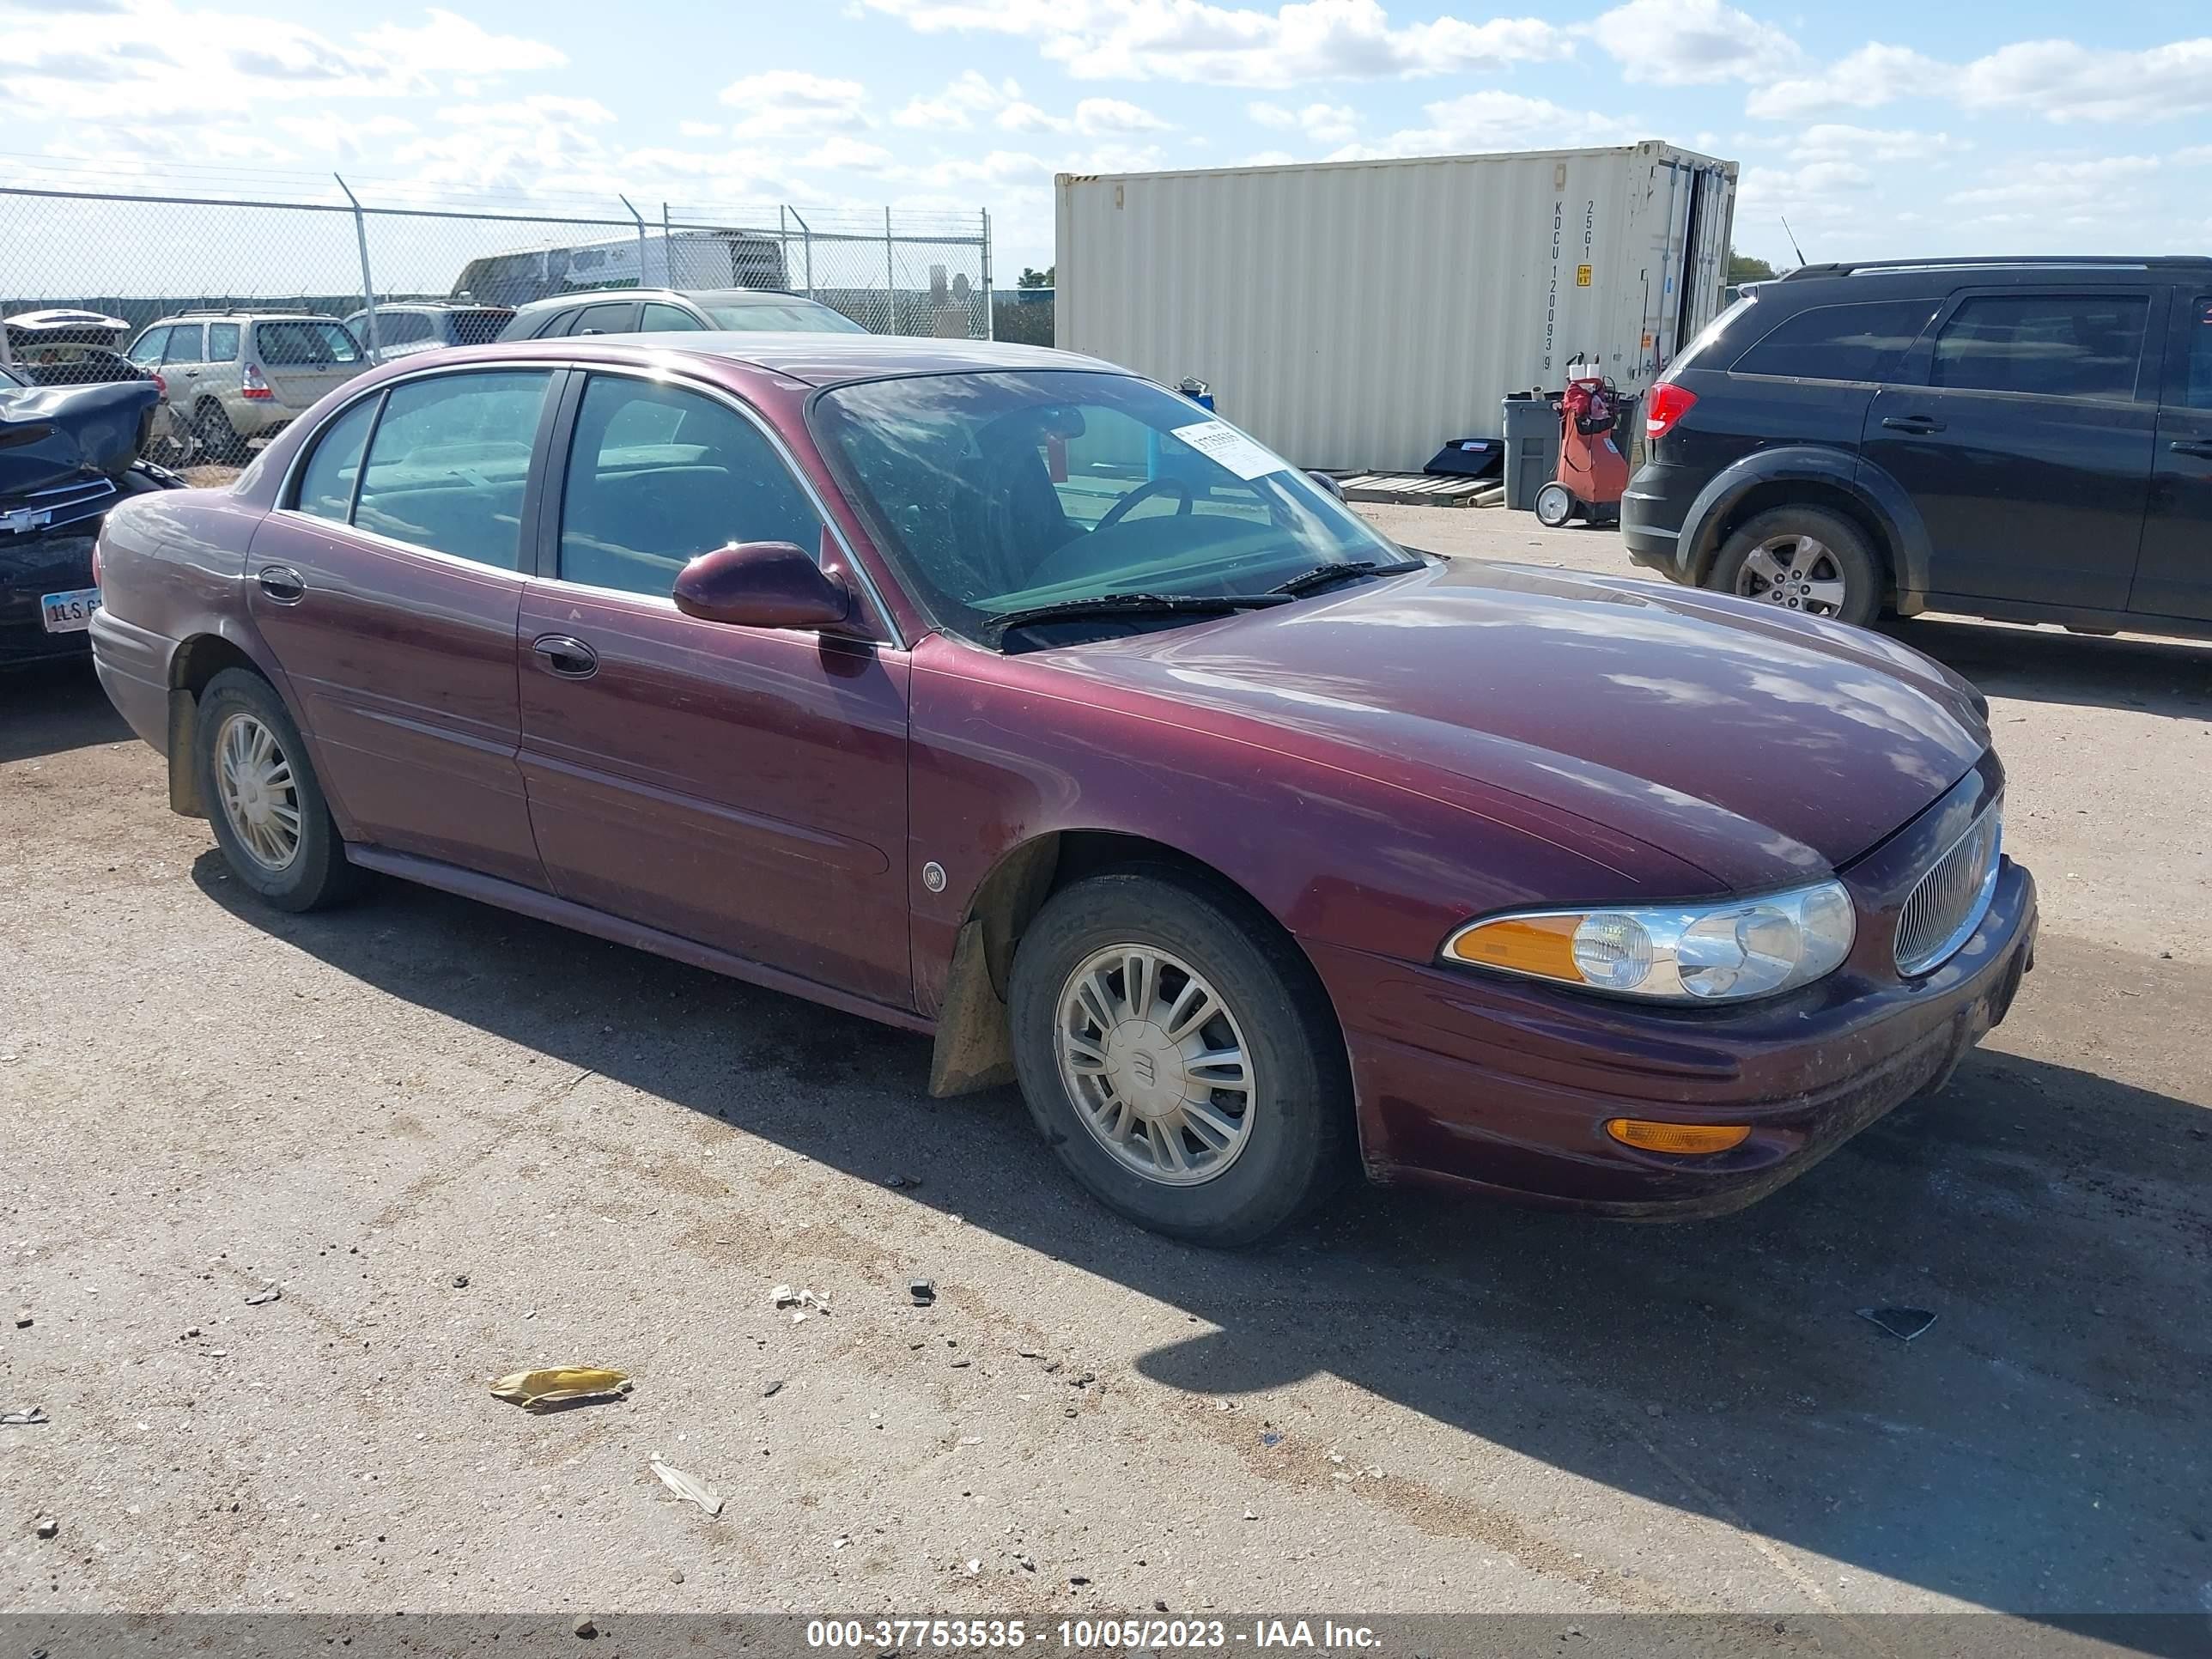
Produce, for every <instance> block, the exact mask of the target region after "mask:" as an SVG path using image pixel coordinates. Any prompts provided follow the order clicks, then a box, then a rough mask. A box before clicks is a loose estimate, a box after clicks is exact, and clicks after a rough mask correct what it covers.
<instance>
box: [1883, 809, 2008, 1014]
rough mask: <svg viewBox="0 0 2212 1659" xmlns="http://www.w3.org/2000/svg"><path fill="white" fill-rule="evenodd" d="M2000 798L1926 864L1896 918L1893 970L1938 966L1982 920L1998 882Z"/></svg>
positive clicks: (1912, 972)
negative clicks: (1895, 961)
mask: <svg viewBox="0 0 2212 1659" xmlns="http://www.w3.org/2000/svg"><path fill="white" fill-rule="evenodd" d="M2003 841H2004V803H2003V802H2002V801H1996V802H1993V803H1992V804H1991V805H1990V806H1989V808H1988V809H1987V810H1986V811H1984V812H1983V814H1982V815H1981V817H1978V818H1976V819H1975V820H1974V822H1973V823H1972V826H1971V827H1970V828H1969V829H1967V831H1966V834H1965V835H1963V836H1960V837H1959V839H1958V840H1956V841H1954V842H1952V843H1951V846H1950V848H1949V850H1948V851H1947V852H1946V853H1945V854H1943V855H1942V857H1941V858H1939V859H1937V860H1936V862H1935V863H1933V864H1932V865H1930V866H1928V873H1927V874H1925V875H1923V877H1921V878H1920V879H1919V881H1918V882H1917V883H1916V884H1914V886H1913V889H1912V891H1911V894H1910V895H1909V896H1907V897H1906V899H1905V908H1904V909H1903V910H1901V911H1900V912H1899V914H1898V918H1897V971H1898V972H1899V973H1900V974H1902V975H1905V978H1907V979H1912V978H1915V977H1917V975H1921V974H1924V973H1927V972H1929V970H1930V969H1935V968H1937V967H1940V966H1941V965H1942V963H1944V962H1946V961H1948V959H1949V958H1950V956H1951V953H1952V952H1953V951H1956V950H1957V949H1958V948H1959V947H1960V945H1964V944H1965V943H1966V940H1967V939H1968V937H1969V936H1970V935H1971V934H1972V933H1973V931H1974V929H1975V928H1977V927H1979V926H1981V921H1982V915H1983V913H1984V911H1986V910H1987V909H1988V908H1990V896H1991V895H1992V894H1994V893H1995V892H1996V886H1997V852H1998V848H2000V846H2001V845H2002V842H2003Z"/></svg>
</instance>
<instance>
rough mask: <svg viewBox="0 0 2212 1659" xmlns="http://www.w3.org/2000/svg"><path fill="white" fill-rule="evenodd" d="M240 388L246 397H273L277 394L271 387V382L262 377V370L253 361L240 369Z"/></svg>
mask: <svg viewBox="0 0 2212 1659" xmlns="http://www.w3.org/2000/svg"><path fill="white" fill-rule="evenodd" d="M238 390H239V394H240V396H241V397H246V398H273V397H275V396H276V393H275V392H271V391H270V389H269V382H268V381H266V380H263V379H262V378H261V371H260V370H259V369H258V368H255V367H254V366H253V365H252V363H248V364H246V367H245V368H242V369H240V371H239V375H238Z"/></svg>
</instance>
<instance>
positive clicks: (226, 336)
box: [207, 323, 238, 363]
mask: <svg viewBox="0 0 2212 1659" xmlns="http://www.w3.org/2000/svg"><path fill="white" fill-rule="evenodd" d="M207 360H208V361H209V362H211V363H234V362H237V361H238V325H237V324H236V323H210V324H209V325H208V336H207Z"/></svg>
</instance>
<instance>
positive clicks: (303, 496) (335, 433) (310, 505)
mask: <svg viewBox="0 0 2212 1659" xmlns="http://www.w3.org/2000/svg"><path fill="white" fill-rule="evenodd" d="M376 404H377V399H376V398H362V400H361V401H360V402H359V403H357V404H355V405H354V406H353V407H352V408H351V409H349V410H346V412H345V413H344V414H343V415H341V416H338V417H337V419H336V420H335V421H332V422H331V423H330V424H329V425H328V426H326V427H325V428H323V432H322V435H321V436H320V437H319V438H317V439H316V440H315V447H314V449H313V452H312V453H310V454H309V455H308V457H307V465H305V466H303V467H301V469H300V500H299V503H298V505H299V508H300V511H301V512H302V513H312V514H313V515H314V516H315V517H316V518H318V519H328V520H331V522H332V523H334V524H343V523H344V522H345V521H346V515H347V514H348V513H349V512H351V511H352V509H353V481H354V479H355V477H356V476H357V475H358V474H359V473H360V471H361V447H362V444H363V443H364V442H366V441H367V440H368V428H369V426H370V423H371V422H373V421H374V419H375V417H376Z"/></svg>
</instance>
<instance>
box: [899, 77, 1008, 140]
mask: <svg viewBox="0 0 2212 1659" xmlns="http://www.w3.org/2000/svg"><path fill="white" fill-rule="evenodd" d="M1021 95H1022V89H1021V88H1020V87H1018V86H1017V85H1016V84H1015V83H1014V82H1012V81H1011V80H1006V81H1000V82H996V83H994V82H992V81H991V80H990V78H989V77H988V76H983V75H980V74H978V73H977V72H976V71H975V70H965V71H963V73H962V75H961V76H960V78H959V79H958V80H957V81H955V82H952V84H951V85H950V86H948V87H946V88H945V90H944V91H942V92H940V93H939V94H937V95H936V96H935V97H934V98H916V99H914V100H911V101H910V102H909V103H908V104H907V106H905V107H904V108H903V109H901V110H899V111H898V112H896V113H895V114H894V115H893V116H892V117H891V125H893V126H899V127H936V128H961V129H964V128H966V127H968V126H970V125H973V123H972V122H971V121H970V119H969V118H970V117H971V116H974V115H980V114H984V113H987V112H989V111H992V110H994V109H998V108H1000V107H1001V106H1005V105H1006V104H1010V103H1012V102H1014V101H1015V100H1018V99H1019V98H1020V97H1021Z"/></svg>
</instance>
